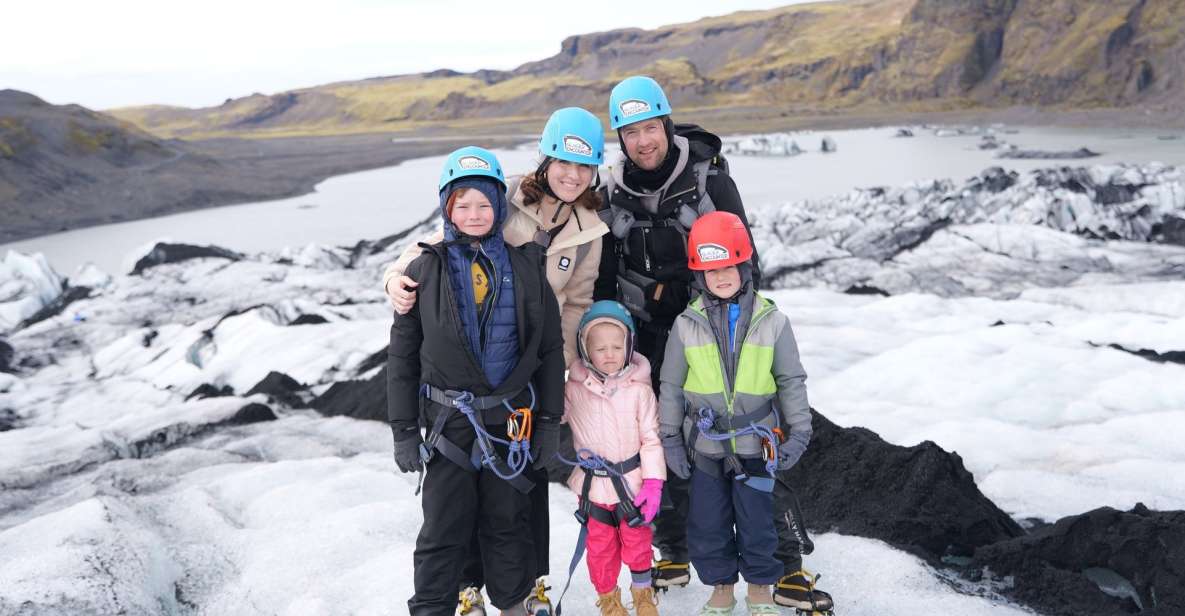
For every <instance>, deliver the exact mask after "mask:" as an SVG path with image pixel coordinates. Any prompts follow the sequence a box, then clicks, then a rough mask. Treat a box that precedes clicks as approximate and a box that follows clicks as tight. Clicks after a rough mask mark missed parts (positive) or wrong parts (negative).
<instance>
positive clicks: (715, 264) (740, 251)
mask: <svg viewBox="0 0 1185 616" xmlns="http://www.w3.org/2000/svg"><path fill="white" fill-rule="evenodd" d="M752 257H753V243H752V242H750V241H749V231H748V230H747V229H745V223H743V222H741V218H740V217H739V216H737V215H736V214H733V213H731V212H709V213H707V214H704V215H703V216H700V217H699V219H697V220H696V221H695V224H693V225H691V232H690V233H688V234H687V267H688V269H692V270H697V271H701V272H703V271H707V270H714V269H720V268H722V267H728V266H730V265H738V264H741V263H744V262H745V261H748V260H749V259H751V258H752Z"/></svg>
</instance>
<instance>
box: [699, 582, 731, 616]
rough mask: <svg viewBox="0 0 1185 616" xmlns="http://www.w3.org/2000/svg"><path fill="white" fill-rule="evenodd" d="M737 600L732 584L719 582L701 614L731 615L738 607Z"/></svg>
mask: <svg viewBox="0 0 1185 616" xmlns="http://www.w3.org/2000/svg"><path fill="white" fill-rule="evenodd" d="M736 606H737V600H736V597H734V596H733V594H732V584H718V585H716V586H714V587H713V588H712V596H711V597H708V602H707V603H705V604H704V606H703V607H702V608H700V610H699V616H730V615H731V614H732V611H733V610H734V609H736Z"/></svg>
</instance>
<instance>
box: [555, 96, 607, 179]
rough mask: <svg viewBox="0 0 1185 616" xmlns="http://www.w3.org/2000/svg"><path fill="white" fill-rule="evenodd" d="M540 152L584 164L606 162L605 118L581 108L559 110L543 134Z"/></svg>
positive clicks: (595, 165)
mask: <svg viewBox="0 0 1185 616" xmlns="http://www.w3.org/2000/svg"><path fill="white" fill-rule="evenodd" d="M539 153H540V154H542V155H544V156H550V157H552V158H558V159H560V160H566V161H569V162H573V163H579V164H581V165H592V166H594V167H597V166H600V165H601V163H603V162H605V131H604V128H602V127H601V121H600V120H599V119H597V116H595V115H593V114H592V113H590V112H588V111H586V110H584V109H581V108H580V107H564V108H563V109H557V110H556V111H555V113H552V114H551V117H550V118H548V119H547V125H546V126H544V127H543V135H542V136H540V137H539Z"/></svg>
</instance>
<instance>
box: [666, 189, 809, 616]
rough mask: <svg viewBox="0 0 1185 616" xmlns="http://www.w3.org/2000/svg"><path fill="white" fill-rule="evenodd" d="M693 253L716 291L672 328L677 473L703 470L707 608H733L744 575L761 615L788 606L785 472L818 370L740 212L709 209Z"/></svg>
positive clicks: (700, 521) (693, 533)
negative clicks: (780, 601) (759, 267)
mask: <svg viewBox="0 0 1185 616" xmlns="http://www.w3.org/2000/svg"><path fill="white" fill-rule="evenodd" d="M687 254H688V268H689V269H691V270H692V271H693V272H694V273H695V276H696V279H697V281H698V283H699V286H700V287H701V288H702V289H704V292H703V293H702V294H701V295H700V296H699V297H697V298H696V299H694V300H692V302H691V303H690V304H689V305H688V306H687V309H686V310H684V311H683V313H682V314H680V315H679V317H678V318H677V319H676V320H675V324H674V326H673V327H672V328H671V336H670V339H669V340H668V342H667V346H666V353H665V356H664V359H663V365H662V373H661V381H662V385H661V396H660V413H661V414H660V429H659V432H660V434H661V437H662V439H663V447H664V450H665V453H666V460H667V465H668V466H669V467H670V469H671V471H672V472H674V473H675V474H677V475H679V476H680V477H684V478H687V477H690V479H691V495H690V507H689V512H688V516H687V542H688V548H689V552H690V556H691V562H692V564H693V565H695V570H696V572H697V573H698V575H699V578H700V580H701V581H702V582H703V583H704V584H707V585H710V586H713V592H712V596H711V598H710V599H709V600H708V602H707V604H706V605H705V606H704V608H703V609H702V611H701V612H700V614H702V615H707V616H712V615H723V614H731V613H732V609H733V607H735V605H736V599H735V598H734V595H733V585H734V584H736V582H737V581H738V574H739V575H740V577H744V578H745V581H746V582H748V585H749V587H748V593H747V597H746V599H745V603H746V604H747V606H748V610H749V614H771V615H772V614H779V613H780V612H779V608H778V606H777V605H776V604H775V603H774V600H773V596H772V593H771V585H773V584H774V583H776V582H777V581H778V579H779V578H780V577H781V576H782V573H783V571H782V563H781V561H779V560H778V558H777V557H776V556H775V551H776V550H777V547H778V534H777V530H776V528H775V526H774V496H773V488H774V473H775V472H777V471H783V470H787V469H789V468H790V467H792V466H793V465H794V464H795V463H796V462H797V461H798V459H799V457H800V456H802V453H803V452H804V451H806V447H807V444H808V443H809V442H810V437H811V415H810V405H809V404H808V402H807V396H806V385H805V381H806V372H805V371H804V370H803V368H802V362H801V361H799V358H798V344H797V343H796V342H795V340H794V332H793V331H792V330H791V328H790V320H789V319H788V318H787V317H786V315H785V314H782V313H781V312H779V311H778V310H777V307H775V306H774V304H773V302H771V301H769V300H768V299H765V298H764V297H761V296H760V295H758V294H757V293H756V291H755V290H754V289H753V273H752V266H751V265H750V262H749V261H750V259H751V258H752V256H753V245H752V244H751V243H750V240H749V234H748V232H747V231H746V230H745V225H744V223H743V222H742V221H741V219H740V218H739V217H737V216H736V215H735V214H732V213H729V212H711V213H708V214H705V215H703V216H701V217H700V218H699V219H698V220H696V222H695V224H694V225H693V226H692V227H691V231H690V233H689V235H688V247H687Z"/></svg>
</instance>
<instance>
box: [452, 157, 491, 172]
mask: <svg viewBox="0 0 1185 616" xmlns="http://www.w3.org/2000/svg"><path fill="white" fill-rule="evenodd" d="M457 165H459V166H460V167H461V168H462V169H485V170H486V171H489V170H490V163H487V162H486V161H484V160H482V159H480V158H478V157H476V156H462V157H461V159H460V160H458V161H457Z"/></svg>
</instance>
